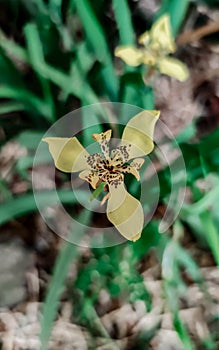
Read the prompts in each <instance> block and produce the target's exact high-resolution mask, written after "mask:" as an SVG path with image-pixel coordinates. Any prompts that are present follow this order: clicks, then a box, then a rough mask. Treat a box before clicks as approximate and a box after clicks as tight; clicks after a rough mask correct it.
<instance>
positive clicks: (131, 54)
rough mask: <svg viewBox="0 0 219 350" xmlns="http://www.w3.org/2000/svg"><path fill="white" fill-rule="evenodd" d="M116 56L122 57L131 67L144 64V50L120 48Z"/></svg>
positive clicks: (116, 51) (131, 47) (127, 47)
mask: <svg viewBox="0 0 219 350" xmlns="http://www.w3.org/2000/svg"><path fill="white" fill-rule="evenodd" d="M115 56H116V57H120V58H121V59H122V60H123V61H124V62H125V63H127V64H128V65H129V66H134V67H137V66H139V65H140V64H141V63H142V59H143V56H144V54H143V50H141V49H137V48H135V47H133V46H118V47H117V48H116V50H115Z"/></svg>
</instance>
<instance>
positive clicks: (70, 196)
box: [0, 190, 87, 225]
mask: <svg viewBox="0 0 219 350" xmlns="http://www.w3.org/2000/svg"><path fill="white" fill-rule="evenodd" d="M57 194H58V196H59V198H60V201H61V202H62V203H64V204H68V203H71V204H73V203H75V202H77V200H76V198H75V197H74V193H73V192H72V191H71V190H58V191H42V192H41V193H38V194H37V200H38V204H39V205H40V207H44V206H45V207H46V206H48V205H51V203H54V204H55V200H56V198H57ZM78 195H81V196H83V195H84V192H82V191H80V193H79V194H78ZM86 198H87V197H86ZM34 211H37V206H36V202H35V199H34V196H33V194H32V193H30V194H24V195H21V196H19V197H17V198H13V199H11V200H8V201H6V202H4V203H3V204H2V205H1V207H0V225H3V224H5V223H6V222H7V221H10V220H11V219H14V218H16V217H19V216H21V215H25V214H28V213H32V212H34Z"/></svg>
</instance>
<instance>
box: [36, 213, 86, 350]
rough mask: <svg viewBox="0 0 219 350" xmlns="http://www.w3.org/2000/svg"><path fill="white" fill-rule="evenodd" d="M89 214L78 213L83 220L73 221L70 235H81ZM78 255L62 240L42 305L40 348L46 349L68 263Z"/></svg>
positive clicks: (75, 247) (75, 249)
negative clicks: (77, 222)
mask: <svg viewBox="0 0 219 350" xmlns="http://www.w3.org/2000/svg"><path fill="white" fill-rule="evenodd" d="M90 215H91V212H89V211H85V212H82V213H81V214H80V216H79V218H78V221H79V222H83V225H81V224H78V227H77V224H76V222H75V224H74V226H73V227H72V228H71V232H70V236H71V235H75V234H77V236H78V237H82V236H83V233H84V230H85V227H86V225H87V224H88V223H89V219H90ZM84 225H85V226H84ZM78 255H79V249H78V248H77V246H75V245H73V244H72V243H69V242H64V244H63V246H62V248H61V251H60V253H59V255H58V258H57V260H56V263H55V266H54V270H53V275H52V280H51V282H50V285H49V289H48V292H47V295H46V299H45V303H44V306H43V318H42V322H41V334H40V342H41V347H40V350H47V349H48V342H49V338H50V335H51V332H52V326H53V322H54V319H55V317H56V314H57V311H58V306H59V299H60V296H61V294H62V292H63V289H64V283H65V279H66V276H67V273H68V269H69V265H70V264H71V263H72V262H73V261H74V260H76V259H77V257H78Z"/></svg>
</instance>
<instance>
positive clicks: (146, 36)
mask: <svg viewBox="0 0 219 350" xmlns="http://www.w3.org/2000/svg"><path fill="white" fill-rule="evenodd" d="M138 42H139V44H142V45H144V46H147V45H148V44H149V42H150V32H149V31H148V30H147V31H146V32H144V33H143V34H141V35H140V36H139V38H138Z"/></svg>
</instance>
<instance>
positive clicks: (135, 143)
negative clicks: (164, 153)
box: [122, 111, 160, 159]
mask: <svg viewBox="0 0 219 350" xmlns="http://www.w3.org/2000/svg"><path fill="white" fill-rule="evenodd" d="M159 115H160V112H159V111H143V112H141V113H139V114H137V115H136V116H135V117H133V118H131V119H130V120H129V122H128V124H127V125H126V127H125V129H124V131H123V135H122V144H123V143H124V144H125V145H126V147H127V151H128V153H129V159H132V158H137V157H142V156H146V155H147V154H149V153H150V152H151V151H152V150H153V148H154V143H153V135H154V127H155V123H156V122H157V120H158V118H159Z"/></svg>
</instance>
